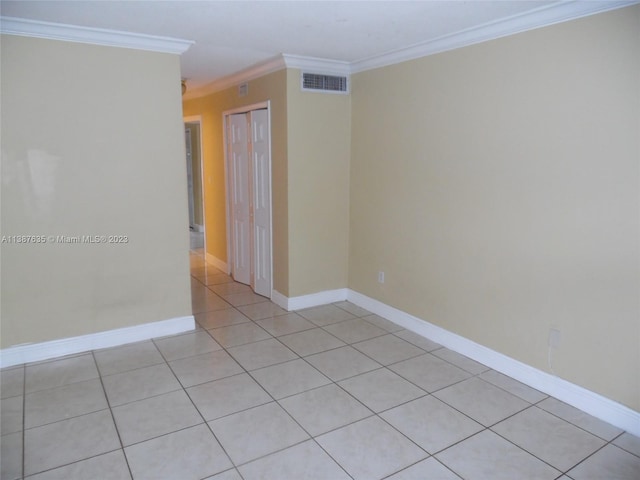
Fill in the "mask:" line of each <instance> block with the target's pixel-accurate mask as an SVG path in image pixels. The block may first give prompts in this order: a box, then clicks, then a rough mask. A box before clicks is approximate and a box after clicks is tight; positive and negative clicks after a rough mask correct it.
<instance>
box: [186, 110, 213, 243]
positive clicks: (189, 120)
mask: <svg viewBox="0 0 640 480" xmlns="http://www.w3.org/2000/svg"><path fill="white" fill-rule="evenodd" d="M182 123H183V124H185V123H197V124H198V129H199V130H200V131H199V132H198V134H199V135H198V143H199V144H200V145H198V154H199V156H200V158H199V160H198V163H199V164H200V181H201V182H202V186H201V189H202V192H201V195H200V201H201V202H202V227H203V229H204V253H205V256H206V254H207V216H206V212H205V205H206V202H205V201H204V196H205V193H206V191H207V189H206V188H205V184H206V180H205V178H204V161H203V157H202V115H190V116H188V117H182ZM192 154H193V152H192Z"/></svg>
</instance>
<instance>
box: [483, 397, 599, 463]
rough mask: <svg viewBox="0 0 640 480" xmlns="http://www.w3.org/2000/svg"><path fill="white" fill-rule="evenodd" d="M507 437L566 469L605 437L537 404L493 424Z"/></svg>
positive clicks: (594, 449) (583, 456) (494, 428)
mask: <svg viewBox="0 0 640 480" xmlns="http://www.w3.org/2000/svg"><path fill="white" fill-rule="evenodd" d="M492 429H493V430H494V431H495V432H496V433H498V434H500V435H502V436H503V437H504V438H506V439H507V440H509V441H511V442H513V443H515V444H516V445H518V446H520V447H522V448H524V449H525V450H526V451H528V452H531V453H532V454H533V455H535V456H536V457H538V458H540V459H542V460H544V461H545V462H547V463H549V464H550V465H553V466H554V467H555V468H557V469H558V470H562V471H563V472H566V471H567V470H569V469H570V468H573V467H574V466H575V465H577V464H578V463H579V462H580V461H582V459H584V458H585V457H587V456H588V455H591V454H592V453H593V452H595V451H596V450H598V449H599V448H601V447H602V446H603V445H604V444H605V441H604V440H602V439H600V438H598V437H596V436H594V435H591V434H590V433H587V432H585V431H584V430H582V429H580V428H578V427H576V426H574V425H572V424H570V423H569V422H566V421H565V420H561V419H559V418H558V417H555V416H553V415H551V414H550V413H547V412H545V411H544V410H541V409H539V408H537V407H530V408H528V409H527V410H524V411H522V412H520V413H518V414H516V415H514V416H513V417H511V418H508V419H507V420H505V421H503V422H501V423H499V424H498V425H495V426H494V427H492Z"/></svg>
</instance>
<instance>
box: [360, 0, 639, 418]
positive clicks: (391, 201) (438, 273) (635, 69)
mask: <svg viewBox="0 0 640 480" xmlns="http://www.w3.org/2000/svg"><path fill="white" fill-rule="evenodd" d="M352 86H353V90H352V106H353V108H352V147H351V148H352V156H351V158H352V160H351V184H350V209H351V210H350V256H349V259H350V260H349V287H350V288H351V289H353V290H355V291H358V292H361V293H364V294H365V295H368V296H370V297H373V298H375V299H378V300H380V301H382V302H384V303H386V304H389V305H391V306H393V307H396V308H399V309H401V310H404V311H406V312H408V313H410V314H413V315H415V316H416V317H419V318H422V319H425V320H427V321H429V322H431V323H433V324H436V325H439V326H441V327H443V328H445V329H447V330H449V331H452V332H455V333H457V334H460V335H462V336H464V337H466V338H469V339H471V340H473V341H475V342H478V343H480V344H482V345H485V346H487V347H489V348H491V349H493V350H496V351H498V352H501V353H503V354H506V355H508V356H510V357H512V358H514V359H517V360H520V361H522V362H524V363H526V364H529V365H531V366H533V367H536V368H538V369H540V370H543V371H550V369H549V365H548V363H547V342H548V335H549V330H550V328H555V329H559V330H560V331H561V345H560V346H559V347H558V348H557V349H556V350H555V351H554V355H553V367H554V370H555V372H556V374H557V375H558V376H560V377H562V378H564V379H566V380H569V381H570V382H572V383H575V384H578V385H580V386H583V387H585V388H587V389H589V390H592V391H594V392H597V393H600V394H602V395H604V396H606V397H608V398H611V399H614V400H616V401H618V402H620V403H622V404H624V405H626V406H628V407H630V408H632V409H634V410H636V411H640V376H639V375H638V371H640V295H639V292H640V269H639V265H640V252H639V250H640V223H639V222H640V195H639V182H638V178H639V176H640V175H639V174H640V6H633V7H629V8H625V9H621V10H617V11H613V12H608V13H604V14H600V15H596V16H592V17H587V18H583V19H579V20H575V21H571V22H567V23H563V24H559V25H555V26H550V27H546V28H542V29H538V30H533V31H529V32H525V33H521V34H518V35H514V36H510V37H506V38H502V39H498V40H494V41H490V42H485V43H482V44H478V45H474V46H470V47H466V48H462V49H458V50H455V51H451V52H446V53H441V54H438V55H433V56H430V57H426V58H422V59H418V60H414V61H410V62H405V63H402V64H398V65H393V66H389V67H384V68H379V69H376V70H371V71H367V72H362V73H359V74H356V75H354V76H353V78H352ZM379 270H383V271H385V274H386V281H385V283H384V284H382V285H381V284H378V283H377V281H376V279H377V272H378V271H379Z"/></svg>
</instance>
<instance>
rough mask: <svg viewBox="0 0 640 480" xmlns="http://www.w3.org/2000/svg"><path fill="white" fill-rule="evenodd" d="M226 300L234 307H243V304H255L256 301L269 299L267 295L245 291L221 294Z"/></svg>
mask: <svg viewBox="0 0 640 480" xmlns="http://www.w3.org/2000/svg"><path fill="white" fill-rule="evenodd" d="M221 297H222V298H223V299H224V301H225V302H228V303H230V304H231V305H233V306H234V307H241V306H243V305H253V304H255V303H261V302H268V301H269V299H268V298H267V297H263V296H262V295H257V294H255V293H253V292H244V293H228V294H226V295H221Z"/></svg>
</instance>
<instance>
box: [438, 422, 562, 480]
mask: <svg viewBox="0 0 640 480" xmlns="http://www.w3.org/2000/svg"><path fill="white" fill-rule="evenodd" d="M436 459H437V460H439V461H441V462H442V463H443V464H445V465H446V466H447V467H449V468H450V469H451V470H453V471H454V472H455V473H457V474H458V475H459V476H461V477H462V478H469V479H473V480H513V479H516V478H517V479H520V478H522V479H525V478H526V479H534V478H535V479H536V480H552V479H555V478H558V477H559V476H560V472H559V471H557V470H556V469H554V468H551V467H550V466H549V465H547V464H546V463H544V462H542V461H540V460H538V459H537V458H535V457H534V456H533V455H530V454H529V453H527V452H525V451H524V450H521V449H519V448H518V447H516V446H515V445H513V444H512V443H510V442H508V441H506V440H505V439H503V438H500V437H499V436H498V435H496V434H495V433H493V432H492V431H490V430H484V431H482V432H480V433H478V434H477V435H474V436H473V437H471V438H468V439H466V440H464V441H462V442H460V443H458V444H456V445H454V446H453V447H450V448H448V449H447V450H445V451H444V452H441V453H439V454H437V455H436Z"/></svg>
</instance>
